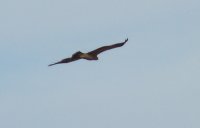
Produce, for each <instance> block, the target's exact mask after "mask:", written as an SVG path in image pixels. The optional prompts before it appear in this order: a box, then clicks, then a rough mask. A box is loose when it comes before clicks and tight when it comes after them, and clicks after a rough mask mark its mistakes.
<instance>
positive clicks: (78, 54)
mask: <svg viewBox="0 0 200 128" xmlns="http://www.w3.org/2000/svg"><path fill="white" fill-rule="evenodd" d="M81 54H83V53H82V52H81V51H78V52H76V53H74V54H73V55H72V57H78V56H80V55H81Z"/></svg>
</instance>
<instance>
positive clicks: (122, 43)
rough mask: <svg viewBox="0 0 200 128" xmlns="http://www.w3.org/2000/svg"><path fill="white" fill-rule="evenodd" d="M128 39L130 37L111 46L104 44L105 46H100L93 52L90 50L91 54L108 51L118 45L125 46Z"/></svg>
mask: <svg viewBox="0 0 200 128" xmlns="http://www.w3.org/2000/svg"><path fill="white" fill-rule="evenodd" d="M127 41H128V39H126V40H125V41H123V42H121V43H116V44H113V45H109V46H103V47H100V48H97V49H95V50H93V51H91V52H88V53H89V54H93V55H98V54H100V53H102V52H104V51H107V50H110V49H113V48H117V47H121V46H123V45H124V44H125V43H126V42H127Z"/></svg>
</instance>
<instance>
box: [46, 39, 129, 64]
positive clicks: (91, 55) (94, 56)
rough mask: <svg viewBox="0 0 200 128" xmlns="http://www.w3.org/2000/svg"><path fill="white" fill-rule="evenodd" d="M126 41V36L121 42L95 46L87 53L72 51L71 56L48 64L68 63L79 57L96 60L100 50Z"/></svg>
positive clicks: (102, 50) (111, 47) (120, 44)
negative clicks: (95, 47)
mask: <svg viewBox="0 0 200 128" xmlns="http://www.w3.org/2000/svg"><path fill="white" fill-rule="evenodd" d="M127 41H128V38H127V39H126V40H125V41H123V42H121V43H116V44H113V45H108V46H103V47H100V48H97V49H95V50H93V51H90V52H88V53H82V52H80V51H78V52H76V53H74V54H73V55H72V56H71V57H69V58H66V59H63V60H61V61H59V62H56V63H53V64H50V65H48V66H52V65H56V64H63V63H69V62H73V61H76V60H79V59H86V60H98V57H97V55H98V54H100V53H102V52H104V51H106V50H110V49H113V48H117V47H121V46H123V45H124V44H125V43H126V42H127Z"/></svg>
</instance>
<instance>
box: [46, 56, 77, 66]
mask: <svg viewBox="0 0 200 128" xmlns="http://www.w3.org/2000/svg"><path fill="white" fill-rule="evenodd" d="M79 59H80V58H72V57H71V58H66V59H63V60H61V61H59V62H56V63H53V64H50V65H48V66H53V65H56V64H62V63H69V62H72V61H76V60H79Z"/></svg>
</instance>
